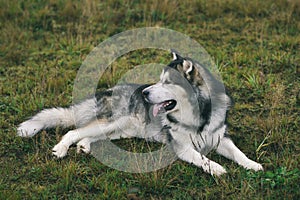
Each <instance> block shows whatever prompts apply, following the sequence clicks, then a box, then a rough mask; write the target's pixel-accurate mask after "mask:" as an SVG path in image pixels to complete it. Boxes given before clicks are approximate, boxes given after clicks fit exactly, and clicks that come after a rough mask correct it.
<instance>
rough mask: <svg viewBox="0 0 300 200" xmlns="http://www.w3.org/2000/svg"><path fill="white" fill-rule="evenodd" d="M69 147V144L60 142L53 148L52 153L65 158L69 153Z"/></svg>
mask: <svg viewBox="0 0 300 200" xmlns="http://www.w3.org/2000/svg"><path fill="white" fill-rule="evenodd" d="M68 149H69V147H68V146H67V145H64V144H62V143H58V144H57V145H55V146H54V147H53V149H52V154H53V155H54V156H56V157H57V158H63V157H65V156H66V155H67V152H68Z"/></svg>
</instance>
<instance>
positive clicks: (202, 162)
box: [174, 146, 226, 176]
mask: <svg viewBox="0 0 300 200" xmlns="http://www.w3.org/2000/svg"><path fill="white" fill-rule="evenodd" d="M176 148H177V147H174V149H176ZM175 152H176V154H177V156H178V157H179V158H180V159H181V160H184V161H186V162H189V163H192V164H194V165H196V166H197V167H201V168H202V169H203V170H204V171H205V172H207V173H210V174H211V175H217V176H220V175H222V174H225V173H226V170H225V169H224V168H223V167H222V166H221V165H219V164H218V163H216V162H214V161H212V160H209V159H208V158H207V157H206V156H204V155H202V154H200V153H199V152H198V151H196V150H195V149H193V148H192V147H184V146H181V148H179V149H177V150H176V151H175Z"/></svg>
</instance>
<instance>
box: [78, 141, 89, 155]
mask: <svg viewBox="0 0 300 200" xmlns="http://www.w3.org/2000/svg"><path fill="white" fill-rule="evenodd" d="M80 152H84V153H86V154H88V153H90V152H91V141H90V139H89V138H84V139H82V140H80V141H79V142H78V143H77V153H80Z"/></svg>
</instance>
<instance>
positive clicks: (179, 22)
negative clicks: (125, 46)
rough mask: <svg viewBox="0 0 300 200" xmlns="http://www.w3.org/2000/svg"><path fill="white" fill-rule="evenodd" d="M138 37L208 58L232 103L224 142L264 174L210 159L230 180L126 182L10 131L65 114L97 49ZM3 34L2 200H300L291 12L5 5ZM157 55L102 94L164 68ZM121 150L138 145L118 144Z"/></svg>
mask: <svg viewBox="0 0 300 200" xmlns="http://www.w3.org/2000/svg"><path fill="white" fill-rule="evenodd" d="M145 26H158V27H165V28H170V29H174V30H176V31H179V32H182V33H185V34H187V35H188V36H190V37H191V38H193V39H195V40H197V41H198V42H199V43H200V44H202V45H203V47H204V48H205V49H206V50H207V51H208V52H209V54H210V55H211V56H212V57H213V58H214V60H215V61H216V63H217V66H218V68H219V70H220V72H221V75H222V78H223V81H224V83H225V85H226V86H227V88H228V91H229V92H230V93H231V95H232V96H233V99H234V100H235V107H234V109H233V110H232V111H230V117H229V122H230V124H231V126H230V132H231V135H232V138H233V140H234V141H235V143H236V144H237V146H239V147H240V148H241V149H242V150H243V151H244V152H245V153H246V155H248V156H249V157H250V158H252V159H254V160H258V161H259V162H261V163H262V164H263V166H264V168H265V171H264V172H258V173H255V172H252V171H247V170H244V169H242V168H241V167H239V166H237V165H236V164H234V163H232V162H231V161H228V160H226V159H224V158H222V157H219V156H217V155H215V154H214V153H212V154H211V155H209V157H211V158H212V159H213V160H215V161H217V162H219V163H222V165H223V166H225V167H226V168H227V169H228V174H227V175H224V176H222V177H220V178H216V177H211V176H210V175H207V174H205V173H203V172H202V170H200V169H198V168H196V167H194V166H192V165H189V164H187V163H184V162H181V161H176V162H174V163H173V164H172V165H170V166H168V167H167V168H164V169H161V170H158V171H155V172H151V173H145V174H130V173H125V172H120V171H116V170H114V169H110V168H108V167H106V166H105V165H103V164H101V163H100V162H98V161H97V160H96V159H95V158H93V157H92V156H88V155H82V154H76V153H75V149H74V148H72V149H71V150H70V152H69V155H68V156H67V157H66V158H65V159H62V160H57V159H54V158H53V157H52V156H51V148H52V147H53V146H54V145H55V144H56V143H57V142H58V140H59V138H60V136H61V135H62V133H65V131H66V130H63V129H59V128H58V129H54V130H47V131H43V132H42V133H40V134H39V135H37V136H35V137H33V138H30V139H23V138H19V137H16V127H17V125H18V124H19V123H20V122H22V121H24V120H25V119H27V118H28V117H29V116H31V115H33V114H35V113H36V112H38V111H39V110H41V109H43V108H48V107H53V106H67V105H69V104H70V103H71V102H72V87H73V81H74V79H75V76H76V72H77V70H78V69H79V67H80V65H81V63H82V62H83V60H84V59H85V57H86V56H87V55H88V53H89V52H90V51H91V50H92V49H93V47H94V46H96V45H98V44H99V43H100V42H101V41H104V40H105V39H107V38H108V37H110V36H112V35H114V34H116V33H119V32H122V31H125V30H128V29H132V28H137V27H145ZM0 29H1V31H0V38H1V39H0V66H1V67H0V113H1V117H0V138H1V139H0V155H1V156H0V174H1V176H0V194H1V195H0V199H130V198H131V199H250V198H251V199H299V198H300V192H299V191H300V186H299V183H300V170H299V157H300V156H299V155H300V154H299V150H300V145H299V133H300V132H299V124H300V119H299V113H300V112H299V106H300V99H299V88H300V83H299V82H300V80H299V73H300V71H299V69H300V66H299V63H300V56H299V50H300V45H299V44H300V35H299V33H300V4H299V2H298V1H297V0H278V1H272V0H266V1H260V0H253V1H244V0H238V1H235V0H224V1H223V0H213V1H202V0H200V1H196V0H195V1H194V0H192V1H186V2H182V1H168V0H164V1H158V0H147V1H145V2H144V1H125V0H119V1H113V0H109V1H106V2H99V1H92V0H85V1H71V0H66V1H62V0H59V1H55V0H51V1H16V0H12V1H4V0H2V1H0ZM161 55H165V54H163V53H161V52H158V53H155V52H149V51H140V52H133V53H132V54H130V55H126V56H125V57H124V59H122V58H121V59H118V60H117V61H116V62H115V63H114V64H113V66H112V67H113V68H112V69H114V68H115V70H112V72H113V73H112V74H108V76H107V78H106V79H105V80H100V83H99V85H100V86H101V87H109V86H111V85H113V84H115V83H116V81H117V79H118V77H119V76H120V75H122V74H123V73H125V72H126V69H130V67H131V66H134V65H140V64H147V63H148V62H149V61H151V59H152V58H153V57H155V59H156V60H155V61H157V62H159V63H167V61H168V58H166V57H163V56H161ZM160 56H161V57H160ZM120 66H122V67H120ZM117 69H118V70H120V71H118V70H117ZM130 142H133V143H137V144H140V143H142V144H144V143H143V142H141V141H136V140H133V141H131V140H126V141H125V142H121V141H120V142H119V141H118V142H117V143H118V144H119V143H120V144H119V145H124V146H128V145H130ZM129 149H130V147H129ZM142 150H144V149H142Z"/></svg>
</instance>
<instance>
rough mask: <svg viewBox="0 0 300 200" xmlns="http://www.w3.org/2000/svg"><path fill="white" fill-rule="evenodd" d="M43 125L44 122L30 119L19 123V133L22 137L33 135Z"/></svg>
mask: <svg viewBox="0 0 300 200" xmlns="http://www.w3.org/2000/svg"><path fill="white" fill-rule="evenodd" d="M43 127H44V126H43V124H41V122H39V121H33V120H28V121H25V122H23V123H22V124H20V125H19V127H18V129H17V134H18V135H19V136H21V137H32V136H34V135H35V134H37V133H38V132H39V131H40V130H41V129H42V128H43Z"/></svg>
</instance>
